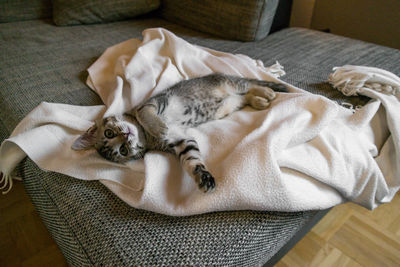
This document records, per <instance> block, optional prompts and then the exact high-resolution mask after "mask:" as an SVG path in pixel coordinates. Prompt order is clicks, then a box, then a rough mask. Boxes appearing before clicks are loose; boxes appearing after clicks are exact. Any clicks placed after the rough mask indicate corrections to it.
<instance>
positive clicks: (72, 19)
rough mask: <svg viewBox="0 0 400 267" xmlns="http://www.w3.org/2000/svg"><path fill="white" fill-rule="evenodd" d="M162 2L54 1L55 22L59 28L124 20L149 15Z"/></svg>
mask: <svg viewBox="0 0 400 267" xmlns="http://www.w3.org/2000/svg"><path fill="white" fill-rule="evenodd" d="M159 6H160V0H113V1H107V0H85V1H82V0H53V20H54V23H55V24H56V25H58V26H65V25H77V24H93V23H103V22H111V21H118V20H124V19H128V18H133V17H136V16H138V15H142V14H145V13H148V12H150V11H152V10H155V9H157V8H158V7H159Z"/></svg>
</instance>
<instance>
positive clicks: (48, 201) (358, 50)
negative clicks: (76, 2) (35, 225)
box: [0, 19, 400, 266]
mask: <svg viewBox="0 0 400 267" xmlns="http://www.w3.org/2000/svg"><path fill="white" fill-rule="evenodd" d="M158 26H163V27H165V28H167V29H169V30H172V31H173V32H175V33H176V34H178V35H179V36H183V37H184V38H185V39H187V40H188V41H190V42H192V43H196V44H199V45H204V46H207V47H210V48H213V49H218V50H222V51H226V52H233V53H241V54H247V55H249V56H251V57H253V58H258V59H261V60H262V61H263V62H264V63H265V65H271V64H273V63H274V62H275V60H278V61H279V62H280V63H281V64H282V65H284V66H285V70H286V71H287V75H286V76H284V80H286V81H288V82H290V83H292V84H294V85H297V86H299V87H302V88H306V89H308V90H310V91H313V92H315V93H319V94H324V95H328V96H329V97H332V98H338V99H339V101H346V102H351V103H354V104H356V103H363V102H365V101H367V100H368V99H360V98H358V97H344V96H342V95H341V94H340V93H338V92H336V91H334V90H333V89H332V88H331V87H330V86H329V85H328V84H327V83H326V82H325V81H326V79H327V75H328V73H329V72H330V71H331V68H332V67H333V66H336V65H343V64H347V63H350V64H365V65H372V66H376V67H381V68H385V69H387V70H391V71H392V72H394V73H396V74H399V73H400V66H399V65H398V64H397V62H399V60H400V53H399V52H398V51H397V50H394V49H390V48H385V47H380V46H376V45H372V44H368V43H363V42H359V41H354V40H351V39H346V38H342V37H337V36H334V35H330V34H324V33H319V32H314V31H309V30H304V29H287V30H284V31H280V32H277V33H274V34H272V35H271V36H269V37H268V38H266V39H264V40H262V41H260V42H253V43H242V42H233V41H225V40H220V39H215V38H213V37H210V36H207V35H203V34H199V33H197V32H193V31H190V30H187V29H185V28H182V27H179V26H176V25H174V24H171V23H168V22H167V21H164V20H160V19H140V20H133V21H123V22H115V23H109V24H97V25H83V26H79V27H55V26H53V25H52V24H51V22H50V21H29V22H17V23H12V24H8V25H5V24H0V36H2V38H1V39H0V50H1V51H3V53H1V54H0V106H1V107H2V108H1V109H0V140H2V139H4V138H6V137H7V136H8V135H9V134H10V132H11V131H12V130H13V128H14V127H15V126H16V125H17V123H18V122H19V121H20V120H21V119H22V118H23V117H24V116H25V115H26V114H27V113H28V112H29V111H30V110H32V109H33V108H34V107H36V106H37V105H38V104H39V103H40V102H41V101H49V102H58V103H67V104H75V105H95V104H100V103H101V101H100V99H99V98H98V97H97V95H96V94H94V93H93V92H92V91H91V90H90V89H88V87H87V86H86V85H85V83H84V82H85V79H86V76H87V73H86V71H84V70H85V69H86V68H87V67H88V66H90V65H91V64H92V63H93V62H94V60H96V58H97V57H98V56H100V55H101V53H102V52H104V50H105V49H106V48H107V47H109V46H111V45H114V44H116V43H118V42H121V41H123V40H126V39H128V38H133V37H139V36H140V33H141V32H142V30H143V29H145V28H148V27H158ZM19 172H20V175H21V176H22V177H23V178H24V184H25V187H26V189H27V191H28V193H29V195H30V196H31V197H32V201H33V202H34V204H35V207H36V208H37V210H38V211H39V214H40V215H41V217H42V219H43V221H44V222H45V224H46V225H47V227H48V229H49V230H50V232H51V234H52V235H53V237H54V239H55V240H56V241H57V243H58V245H59V246H60V248H61V250H62V251H63V253H64V255H65V257H66V259H67V261H68V262H69V264H71V265H73V266H87V265H89V266H91V265H94V266H99V265H104V266H132V265H133V266H136V265H161V264H164V265H173V266H175V265H212V264H214V265H234V264H236V265H243V266H246V265H247V266H254V265H259V264H262V263H263V262H265V261H266V260H268V259H269V258H271V257H272V256H273V255H274V254H275V253H276V251H278V250H279V248H280V247H282V246H283V245H284V244H285V243H286V242H287V241H288V240H289V239H290V238H291V237H292V236H294V235H295V234H296V232H297V231H299V230H300V229H301V228H302V227H303V225H305V224H306V223H307V222H308V221H310V219H311V218H312V217H313V216H314V215H315V214H316V213H317V212H316V211H305V212H297V213H283V212H254V211H238V212H218V213H212V214H204V215H199V216H192V217H184V218H176V217H168V216H164V215H160V214H155V213H152V212H147V211H143V210H137V209H133V208H131V207H129V206H127V205H126V204H125V203H124V202H122V201H121V200H120V199H118V198H116V197H115V196H114V195H113V194H112V193H111V192H110V191H109V190H107V189H106V188H105V187H104V186H103V185H101V184H100V183H99V182H96V181H92V182H88V181H80V180H77V179H75V178H71V177H68V176H65V175H60V174H57V173H52V172H43V171H42V170H40V169H39V168H38V167H37V166H36V165H34V164H33V163H32V162H31V161H30V160H26V161H25V162H24V164H22V165H20V169H19Z"/></svg>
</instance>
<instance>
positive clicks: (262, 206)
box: [0, 28, 400, 216]
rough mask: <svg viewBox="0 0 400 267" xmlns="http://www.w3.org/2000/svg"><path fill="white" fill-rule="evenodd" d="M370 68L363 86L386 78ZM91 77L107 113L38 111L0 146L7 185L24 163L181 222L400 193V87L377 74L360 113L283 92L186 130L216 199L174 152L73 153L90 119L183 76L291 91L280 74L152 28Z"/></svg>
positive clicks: (93, 109) (373, 201) (336, 80)
mask: <svg viewBox="0 0 400 267" xmlns="http://www.w3.org/2000/svg"><path fill="white" fill-rule="evenodd" d="M345 67H346V66H345ZM347 67H349V66H347ZM350 67H351V68H352V69H351V71H353V74H354V73H355V74H354V75H353V76H352V75H350V74H349V70H348V69H341V68H339V69H337V70H336V71H335V73H336V74H337V75H335V73H334V74H332V75H331V80H330V81H331V83H332V84H333V85H334V86H336V87H337V88H338V89H339V90H345V89H344V88H347V87H346V85H352V86H353V85H354V84H355V83H352V82H351V81H352V77H360V73H358V72H357V70H361V69H360V68H358V67H357V66H350ZM343 68H344V67H343ZM351 71H350V72H351ZM362 71H363V73H364V76H363V77H364V78H365V77H367V76H368V75H366V73H373V72H374V71H375V72H376V71H378V72H379V73H382V72H385V71H383V70H377V69H375V68H363V69H362ZM88 72H89V77H88V80H87V84H88V85H89V87H90V88H91V89H92V90H94V91H95V92H97V93H98V94H99V96H100V97H101V99H102V100H103V102H104V104H105V105H102V106H73V105H65V104H52V103H45V102H44V103H42V104H40V105H39V106H38V107H37V108H35V109H34V110H33V111H32V112H31V113H29V114H28V115H27V116H26V118H24V119H23V120H22V121H21V122H20V124H19V125H18V126H17V127H16V129H15V130H14V131H13V133H12V134H11V136H10V138H8V139H7V140H4V142H3V143H2V145H1V148H0V170H1V172H2V174H3V175H2V183H3V187H4V188H6V189H7V186H9V185H10V183H11V182H12V179H11V177H12V176H11V174H12V170H13V169H14V168H15V166H16V165H17V164H18V163H19V162H20V161H21V160H22V159H23V158H24V157H25V156H28V157H30V158H31V159H32V160H33V161H34V162H35V163H36V164H37V165H38V166H39V167H40V168H42V169H43V170H47V171H55V172H59V173H63V174H66V175H69V176H72V177H75V178H78V179H84V180H99V181H100V182H102V183H103V184H104V185H105V186H107V187H108V188H109V189H110V190H111V191H112V192H114V193H115V194H116V195H117V196H118V197H120V198H121V199H122V200H124V201H125V202H126V203H128V204H129V205H131V206H133V207H135V208H139V209H146V210H150V211H154V212H158V213H163V214H168V215H175V216H184V215H193V214H200V213H205V212H211V211H221V210H244V209H246V210H247V209H251V210H274V211H300V210H311V209H325V208H329V207H332V206H334V205H337V204H339V203H343V202H346V201H353V202H355V203H358V204H360V205H363V206H364V207H367V208H370V209H373V208H375V207H377V206H378V205H379V204H381V203H385V202H388V201H390V200H391V199H392V198H393V196H394V195H395V193H396V192H397V190H398V189H399V187H400V166H399V161H400V145H399V144H400V136H399V133H400V124H399V123H400V104H399V100H398V99H397V95H396V93H397V91H396V90H397V88H398V86H399V84H400V83H399V84H397V87H395V86H392V87H391V88H392V89H393V90H392V91H393V92H386V91H390V90H386V91H385V90H378V91H377V90H375V89H376V88H378V87H379V86H378V85H379V84H381V87H382V88H386V87H385V80H384V79H383V80H382V79H381V80H379V81H376V80H374V81H373V84H375V85H374V86H375V87H376V88H374V87H373V86H369V87H368V86H364V84H367V83H368V79H373V78H374V77H376V75H375V76H374V75H369V76H368V77H367V78H366V79H364V82H363V83H362V82H358V83H356V85H357V89H354V90H353V89H352V90H353V92H356V93H357V94H363V95H366V96H369V97H371V98H372V100H371V101H370V102H369V103H368V104H366V105H365V106H364V107H362V108H359V109H356V110H350V109H346V108H344V107H342V106H340V105H338V104H337V103H335V102H333V101H331V100H329V99H327V98H325V97H323V96H319V95H314V94H311V93H308V92H306V91H304V90H302V89H300V88H296V87H294V86H292V85H289V84H287V83H285V84H286V85H287V87H288V88H289V90H290V93H279V94H278V96H277V98H276V99H275V100H274V101H272V103H271V106H270V108H268V109H267V110H262V111H256V110H253V109H251V108H250V107H246V108H244V109H243V110H240V111H237V112H235V113H234V114H232V115H230V116H228V117H226V118H224V119H221V120H218V121H211V122H208V123H205V124H203V125H200V126H199V127H196V128H191V129H189V130H188V134H189V135H191V136H192V137H193V138H194V139H195V140H196V141H197V142H198V144H199V147H200V151H201V153H202V154H203V155H204V158H205V163H206V164H207V166H208V168H209V170H210V171H211V172H212V173H213V175H214V176H215V178H216V184H217V187H216V189H215V191H214V192H211V193H203V192H202V191H200V190H198V188H197V185H196V183H195V182H194V181H193V180H192V178H190V176H189V175H188V174H187V173H185V172H184V171H183V170H182V168H181V166H180V164H179V161H178V159H176V158H175V157H174V156H173V155H170V154H167V153H162V152H157V151H150V152H148V153H147V154H146V156H145V157H144V159H143V160H137V161H132V162H130V163H129V164H127V165H120V164H116V163H112V162H109V161H106V160H105V159H103V158H101V157H100V156H99V155H98V154H97V152H96V151H95V150H88V151H74V150H72V149H70V147H71V145H72V143H73V142H74V140H75V139H76V138H77V137H78V136H79V135H80V134H82V132H84V131H86V130H87V129H88V128H89V127H90V126H91V125H92V121H93V120H94V119H96V118H100V117H103V116H108V115H112V114H117V113H120V112H123V111H126V110H129V109H131V108H132V107H134V106H135V105H137V104H139V103H140V102H142V101H143V100H145V99H146V98H148V97H150V96H151V95H154V94H156V93H158V92H160V91H162V90H164V89H166V88H167V87H168V86H171V85H173V84H174V83H176V82H178V81H180V80H182V79H188V78H191V77H198V76H202V75H206V74H210V73H212V72H221V73H226V74H231V75H238V76H243V77H251V78H257V79H263V80H269V81H276V82H282V83H284V82H283V81H280V80H279V79H278V78H279V76H281V75H284V71H283V67H282V66H280V65H279V64H278V63H277V64H275V65H274V66H271V67H269V68H266V67H264V66H263V63H262V62H261V61H257V60H253V59H251V58H249V57H247V56H244V55H233V54H229V53H223V52H218V51H214V50H211V49H208V48H204V47H200V46H196V45H192V44H190V43H188V42H186V41H184V40H183V39H181V38H179V37H177V36H175V35H174V34H173V33H171V32H169V31H167V30H165V29H162V28H155V29H148V30H145V31H144V32H143V40H138V39H131V40H127V41H125V42H123V43H120V44H118V45H115V46H113V47H110V48H108V49H107V50H106V51H105V53H104V54H103V55H102V56H101V57H100V58H99V59H98V60H97V61H96V62H95V63H94V64H93V65H92V66H91V67H90V68H89V69H88ZM357 75H358V76H357ZM387 75H389V76H390V75H393V74H388V72H387V73H386V76H385V75H383V76H384V77H387ZM394 76H395V75H394ZM343 77H344V78H343ZM395 77H397V76H395ZM341 78H342V79H341ZM392 78H393V77H392ZM397 78H398V77H397ZM358 80H359V81H360V79H358ZM392 80H394V82H395V83H396V79H392ZM371 84H372V83H371ZM377 84H378V85H377ZM379 91H381V92H379Z"/></svg>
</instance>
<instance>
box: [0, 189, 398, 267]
mask: <svg viewBox="0 0 400 267" xmlns="http://www.w3.org/2000/svg"><path fill="white" fill-rule="evenodd" d="M0 218H1V220H0V266H51V267H57V266H67V263H66V261H65V259H64V257H63V255H62V254H61V252H60V250H59V249H58V247H57V245H56V244H55V242H54V241H53V240H52V238H51V237H50V234H49V233H48V232H47V230H46V228H45V226H44V225H43V223H42V222H41V220H40V218H39V216H38V215H37V213H36V211H35V210H34V208H33V206H32V204H31V202H30V199H29V197H28V196H27V195H26V193H25V190H24V188H23V186H22V184H21V183H20V182H16V183H15V185H14V188H13V190H12V191H11V192H10V193H9V194H7V195H6V196H3V195H1V194H0ZM277 266H278V267H281V266H291V267H292V266H318V267H319V266H335V267H336V266H400V194H397V196H396V197H395V199H394V200H393V201H392V202H391V203H389V204H385V205H382V206H381V207H379V208H378V209H376V210H374V211H368V210H366V209H364V208H361V207H359V206H357V205H354V204H351V203H349V204H345V205H340V206H337V207H335V208H333V209H332V210H331V211H330V212H329V213H328V214H327V215H326V216H325V217H324V218H323V219H322V220H321V221H320V222H319V223H318V224H317V225H316V226H315V227H314V228H313V229H312V230H311V231H310V232H309V233H308V234H307V235H306V236H305V237H304V238H303V239H302V240H301V241H300V242H299V243H298V244H297V245H296V246H295V247H294V248H293V249H292V250H291V251H289V253H288V254H287V255H286V256H285V257H284V258H283V259H282V260H281V261H280V262H279V263H278V264H277Z"/></svg>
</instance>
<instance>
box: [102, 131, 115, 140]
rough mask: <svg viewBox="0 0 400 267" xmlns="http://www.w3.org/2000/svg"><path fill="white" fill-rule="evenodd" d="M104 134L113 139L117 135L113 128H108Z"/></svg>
mask: <svg viewBox="0 0 400 267" xmlns="http://www.w3.org/2000/svg"><path fill="white" fill-rule="evenodd" d="M104 136H105V137H107V138H108V139H111V138H113V137H114V136H115V133H114V131H113V130H111V129H107V130H105V131H104Z"/></svg>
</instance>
